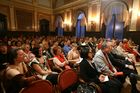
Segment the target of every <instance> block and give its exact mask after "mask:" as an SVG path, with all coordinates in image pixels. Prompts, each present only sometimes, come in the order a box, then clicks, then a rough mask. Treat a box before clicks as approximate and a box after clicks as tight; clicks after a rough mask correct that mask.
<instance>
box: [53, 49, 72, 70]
mask: <svg viewBox="0 0 140 93" xmlns="http://www.w3.org/2000/svg"><path fill="white" fill-rule="evenodd" d="M53 52H54V54H55V56H54V58H53V62H54V64H55V66H56V67H58V68H61V69H63V70H64V69H70V66H69V65H68V60H67V59H66V58H65V56H64V54H63V53H62V50H61V48H60V47H54V48H53Z"/></svg>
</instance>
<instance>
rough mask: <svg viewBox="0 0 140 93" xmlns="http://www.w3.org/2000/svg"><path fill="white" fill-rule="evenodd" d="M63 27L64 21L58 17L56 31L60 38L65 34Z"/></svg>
mask: <svg viewBox="0 0 140 93" xmlns="http://www.w3.org/2000/svg"><path fill="white" fill-rule="evenodd" d="M62 25H63V19H62V17H61V16H58V17H57V19H56V29H55V31H56V32H57V35H58V36H63V34H64V29H63V26H62Z"/></svg>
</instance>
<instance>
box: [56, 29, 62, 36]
mask: <svg viewBox="0 0 140 93" xmlns="http://www.w3.org/2000/svg"><path fill="white" fill-rule="evenodd" d="M57 31H58V33H57V35H58V36H63V28H62V27H58V29H57Z"/></svg>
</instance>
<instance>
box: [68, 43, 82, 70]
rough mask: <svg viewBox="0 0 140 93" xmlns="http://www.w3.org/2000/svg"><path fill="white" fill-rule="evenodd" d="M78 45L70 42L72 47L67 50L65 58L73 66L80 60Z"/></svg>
mask: <svg viewBox="0 0 140 93" xmlns="http://www.w3.org/2000/svg"><path fill="white" fill-rule="evenodd" d="M77 47H78V45H77V44H76V43H72V49H71V50H70V51H69V52H68V55H67V58H68V61H69V64H70V66H71V67H72V68H73V67H75V66H76V65H78V64H79V63H78V62H79V61H80V58H81V57H80V53H79V51H78V50H77Z"/></svg>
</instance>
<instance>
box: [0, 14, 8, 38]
mask: <svg viewBox="0 0 140 93" xmlns="http://www.w3.org/2000/svg"><path fill="white" fill-rule="evenodd" d="M7 30H8V29H7V19H6V16H5V15H3V14H0V38H3V37H5V36H6V33H7Z"/></svg>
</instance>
